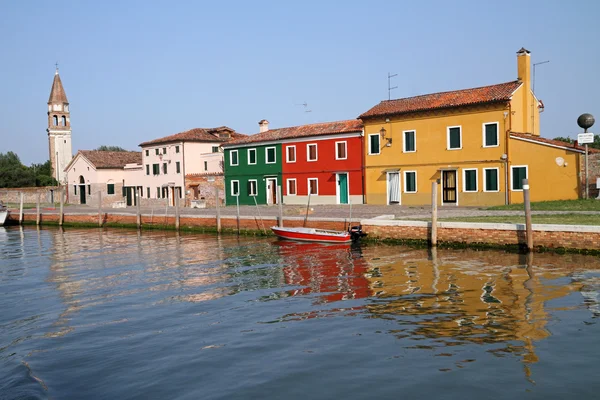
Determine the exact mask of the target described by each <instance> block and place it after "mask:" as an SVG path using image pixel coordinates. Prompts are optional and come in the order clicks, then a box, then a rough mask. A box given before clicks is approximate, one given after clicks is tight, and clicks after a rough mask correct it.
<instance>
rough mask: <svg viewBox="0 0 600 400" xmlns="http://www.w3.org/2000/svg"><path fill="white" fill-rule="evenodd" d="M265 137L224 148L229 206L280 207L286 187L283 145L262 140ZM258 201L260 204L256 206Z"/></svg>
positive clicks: (226, 197) (226, 145)
mask: <svg viewBox="0 0 600 400" xmlns="http://www.w3.org/2000/svg"><path fill="white" fill-rule="evenodd" d="M259 136H261V134H256V135H251V136H248V137H247V138H243V139H240V140H236V141H233V142H229V143H227V144H224V145H223V149H224V153H225V157H224V160H223V170H224V172H225V205H228V206H232V205H236V204H237V201H238V200H239V204H240V205H254V204H277V186H278V185H281V184H282V179H281V176H282V170H281V144H279V143H274V142H272V141H266V142H262V141H260V140H261V139H260V137H259ZM255 202H256V203H255Z"/></svg>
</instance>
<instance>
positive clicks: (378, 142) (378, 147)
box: [368, 133, 381, 156]
mask: <svg viewBox="0 0 600 400" xmlns="http://www.w3.org/2000/svg"><path fill="white" fill-rule="evenodd" d="M371 136H377V153H374V152H373V151H372V150H373V149H372V148H371ZM379 154H381V138H380V137H379V133H369V146H368V155H370V156H377V155H379Z"/></svg>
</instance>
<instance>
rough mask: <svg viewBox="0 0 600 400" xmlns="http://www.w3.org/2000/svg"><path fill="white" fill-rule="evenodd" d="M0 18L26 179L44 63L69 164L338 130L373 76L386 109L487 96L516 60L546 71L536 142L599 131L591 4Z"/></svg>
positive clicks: (149, 5) (91, 12) (14, 6)
mask: <svg viewBox="0 0 600 400" xmlns="http://www.w3.org/2000/svg"><path fill="white" fill-rule="evenodd" d="M0 15H2V23H1V24H0V44H1V45H2V50H3V55H4V56H3V57H2V61H1V62H0V72H1V76H2V79H1V81H0V93H1V94H2V95H0V107H1V109H2V110H4V111H5V115H4V117H3V118H1V119H0V135H1V138H2V140H1V144H0V152H6V151H15V152H16V153H17V154H18V155H19V156H20V157H21V160H22V161H23V162H24V163H25V164H30V163H32V162H44V161H45V160H47V159H48V147H47V135H46V131H45V130H46V127H47V119H46V118H47V117H46V107H47V105H46V103H47V101H48V96H49V93H50V87H51V84H52V79H53V75H54V63H55V62H57V61H58V63H59V68H60V74H61V78H62V81H63V84H64V86H65V90H66V92H67V96H68V98H69V102H70V104H71V123H72V128H73V152H74V153H75V152H77V150H80V149H81V150H87V149H93V148H96V147H98V146H99V145H102V144H105V145H118V146H121V147H124V148H127V149H131V150H138V149H139V148H138V147H137V145H138V144H139V143H141V142H142V141H146V140H151V139H155V138H158V137H162V136H166V135H170V134H174V133H177V132H181V131H184V130H187V129H191V128H194V127H213V126H220V125H227V126H230V127H232V128H234V129H236V130H237V131H239V132H242V133H255V132H257V131H258V121H259V120H261V119H263V118H266V119H268V120H269V121H270V123H271V125H270V126H271V127H272V128H275V127H283V126H292V125H299V124H305V123H313V122H321V121H333V120H340V119H352V118H356V117H357V116H358V115H359V114H361V113H362V112H364V111H366V110H368V109H369V108H370V107H372V106H373V105H375V104H377V103H378V102H379V101H381V100H384V99H387V73H388V72H391V73H397V74H398V76H397V77H395V78H394V80H393V85H394V86H398V89H395V90H394V91H393V92H392V97H393V98H399V97H407V96H413V95H417V94H425V93H431V92H439V91H445V90H453V89H462V88H468V87H477V86H483V85H488V84H495V83H501V82H506V81H510V80H514V79H516V78H517V70H516V69H517V67H516V55H515V53H516V51H517V50H518V49H519V48H521V47H525V48H527V49H529V50H530V51H531V52H532V62H540V61H545V60H550V63H548V64H544V65H541V66H539V67H538V68H537V70H536V93H537V95H538V97H540V98H541V99H542V100H543V101H544V104H545V106H546V111H545V112H544V113H543V114H542V120H541V127H542V136H544V137H549V138H552V137H556V136H569V135H570V136H571V137H574V135H576V133H577V132H578V131H579V128H578V127H577V124H576V120H577V117H578V116H579V115H580V114H581V113H583V112H590V113H592V114H594V115H595V116H596V117H597V118H600V101H598V94H599V93H600V79H598V71H599V70H600V69H599V68H600V40H599V39H600V28H599V27H600V24H599V23H598V16H599V15H600V2H596V1H583V0H582V1H577V2H566V1H527V2H524V1H503V2H488V1H461V0H457V1H452V2H448V1H419V2H408V1H369V2H367V1H310V0H305V1H290V2H288V1H275V2H262V1H254V2H245V1H244V2H235V1H229V2H208V1H206V2H203V1H172V2H167V1H162V2H158V1H101V2H92V1H69V0H64V1H62V2H42V1H12V2H10V1H4V2H1V3H0ZM304 102H307V103H308V107H306V108H305V107H304V106H302V105H300V104H301V103H304ZM306 110H312V111H311V112H305V111H306ZM598 125H600V121H599V122H598ZM594 129H596V130H597V131H600V129H598V127H597V126H595V127H594V128H592V131H594Z"/></svg>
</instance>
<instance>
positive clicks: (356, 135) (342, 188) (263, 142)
mask: <svg viewBox="0 0 600 400" xmlns="http://www.w3.org/2000/svg"><path fill="white" fill-rule="evenodd" d="M259 125H260V130H261V131H260V133H258V134H256V135H251V136H248V137H245V138H242V139H238V140H235V141H232V142H230V143H226V144H224V145H223V148H224V149H225V190H226V191H227V195H226V203H227V204H228V205H234V204H236V202H237V201H238V200H239V203H240V204H250V205H253V204H255V201H256V203H257V204H276V203H277V186H279V185H281V186H282V189H281V190H282V196H283V202H284V203H285V204H306V203H307V201H308V198H309V192H310V198H311V199H310V202H311V204H348V203H349V202H352V203H355V204H356V203H363V174H362V153H363V149H362V146H363V141H362V138H361V136H362V122H361V121H359V120H348V121H338V122H325V123H318V124H310V125H301V126H294V127H288V128H280V129H271V130H269V128H268V121H266V120H262V121H261V122H259ZM236 198H237V199H236Z"/></svg>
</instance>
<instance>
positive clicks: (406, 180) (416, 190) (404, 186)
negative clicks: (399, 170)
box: [402, 170, 419, 193]
mask: <svg viewBox="0 0 600 400" xmlns="http://www.w3.org/2000/svg"><path fill="white" fill-rule="evenodd" d="M403 172H404V174H403V178H404V182H402V183H403V185H402V186H403V188H404V193H417V192H418V190H419V189H418V185H417V171H415V170H412V171H403ZM408 174H415V190H414V191H413V190H411V191H410V192H409V191H408V190H407V184H408V179H407V178H406V176H407V175H408Z"/></svg>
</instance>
